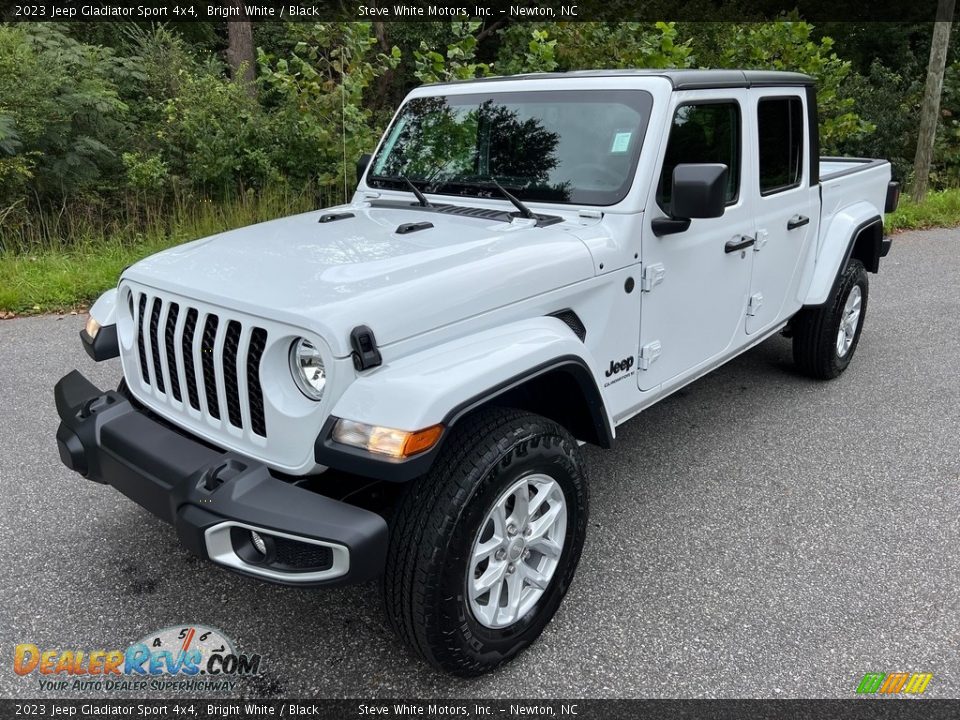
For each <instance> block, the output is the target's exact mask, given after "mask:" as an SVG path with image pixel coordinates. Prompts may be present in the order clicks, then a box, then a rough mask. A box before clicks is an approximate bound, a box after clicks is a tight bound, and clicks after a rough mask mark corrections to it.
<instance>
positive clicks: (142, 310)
mask: <svg viewBox="0 0 960 720" xmlns="http://www.w3.org/2000/svg"><path fill="white" fill-rule="evenodd" d="M137 308H138V312H137V328H138V330H137V351H138V353H139V356H140V376H141V377H142V378H143V381H144V382H145V383H146V384H147V385H149V384H150V371H149V370H147V348H146V345H145V344H144V342H143V319H144V316H145V315H146V313H147V296H146V295H144V294H143V293H140V302H139V305H138V306H137Z"/></svg>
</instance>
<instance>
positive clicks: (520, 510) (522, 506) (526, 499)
mask: <svg viewBox="0 0 960 720" xmlns="http://www.w3.org/2000/svg"><path fill="white" fill-rule="evenodd" d="M529 515H530V488H529V487H527V484H526V483H523V485H521V486H520V487H518V488H517V490H516V492H514V493H513V511H512V512H511V513H510V521H511V522H512V523H513V524H514V525H515V526H516V527H518V528H519V527H521V526H522V525H525V524H526V522H527V518H528V517H529Z"/></svg>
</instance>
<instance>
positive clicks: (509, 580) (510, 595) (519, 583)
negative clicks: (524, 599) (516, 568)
mask: <svg viewBox="0 0 960 720" xmlns="http://www.w3.org/2000/svg"><path fill="white" fill-rule="evenodd" d="M503 584H504V585H505V586H506V590H507V604H506V607H503V608H501V609H500V612H501V615H502V617H501V618H500V619H501V620H502V621H503V624H504V625H510V624H512V623H514V622H516V620H517V616H518V615H519V614H520V597H521V595H522V594H523V575H522V574H521V573H519V572H514V573H513V574H512V575H507V576H506V580H505V581H504V583H503Z"/></svg>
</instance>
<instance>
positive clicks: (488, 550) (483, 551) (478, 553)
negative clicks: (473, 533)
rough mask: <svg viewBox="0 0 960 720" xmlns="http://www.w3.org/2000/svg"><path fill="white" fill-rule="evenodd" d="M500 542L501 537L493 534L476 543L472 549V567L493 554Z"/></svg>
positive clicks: (501, 540)
mask: <svg viewBox="0 0 960 720" xmlns="http://www.w3.org/2000/svg"><path fill="white" fill-rule="evenodd" d="M502 542H503V538H502V537H500V536H498V535H496V534H494V535H493V536H492V537H491V538H490V539H489V540H487V541H486V542H482V543H480V544H479V545H477V547H476V548H475V549H474V551H473V567H474V568H476V566H477V565H479V564H480V563H481V562H483V561H484V560H486V559H487V558H488V557H490V556H491V555H493V554H494V553H495V552H496V551H497V549H498V548H499V547H500V544H501V543H502Z"/></svg>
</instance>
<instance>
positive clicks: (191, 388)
mask: <svg viewBox="0 0 960 720" xmlns="http://www.w3.org/2000/svg"><path fill="white" fill-rule="evenodd" d="M196 332H197V311H196V309H195V308H190V309H189V310H187V317H186V319H185V320H184V321H183V339H182V341H181V343H180V348H181V349H182V350H183V370H184V372H185V373H186V375H187V378H186V380H187V396H188V397H189V398H190V407H192V408H193V409H194V410H199V409H200V393H199V391H198V390H197V372H196V368H195V367H194V364H193V336H194V335H195V334H196Z"/></svg>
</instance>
